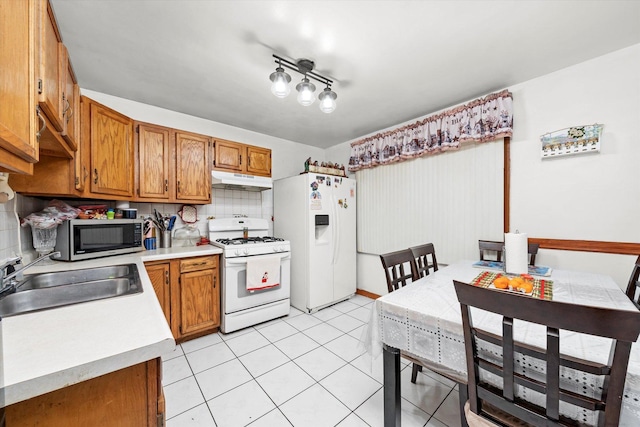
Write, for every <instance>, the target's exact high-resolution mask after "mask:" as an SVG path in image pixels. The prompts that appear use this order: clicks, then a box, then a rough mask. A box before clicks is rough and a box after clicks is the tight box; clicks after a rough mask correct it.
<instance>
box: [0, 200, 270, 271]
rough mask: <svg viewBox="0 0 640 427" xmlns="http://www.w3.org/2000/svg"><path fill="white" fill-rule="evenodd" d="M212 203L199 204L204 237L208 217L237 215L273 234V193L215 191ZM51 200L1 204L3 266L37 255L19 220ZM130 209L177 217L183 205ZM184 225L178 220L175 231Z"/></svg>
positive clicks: (199, 223)
mask: <svg viewBox="0 0 640 427" xmlns="http://www.w3.org/2000/svg"><path fill="white" fill-rule="evenodd" d="M212 199H213V200H212V203H211V204H208V205H196V209H197V211H198V221H197V223H196V226H197V228H198V231H199V232H200V235H201V236H207V235H208V230H207V218H209V217H215V218H233V217H234V216H238V215H241V216H247V217H252V218H264V219H266V220H268V221H269V234H270V235H273V221H272V220H271V219H272V215H273V192H272V190H267V191H262V192H252V191H242V190H224V189H217V188H214V189H213V193H212ZM49 200H50V199H40V198H35V197H26V196H21V195H20V194H16V197H15V198H14V199H13V200H10V201H9V202H7V203H4V204H0V263H2V261H3V260H5V259H6V258H10V257H13V256H15V255H20V254H22V256H23V257H24V260H25V261H30V260H31V259H33V258H34V256H35V254H36V253H35V251H34V249H33V243H32V238H31V227H28V226H27V227H20V222H19V220H18V218H17V217H16V214H17V216H18V217H19V218H24V217H25V216H27V215H29V214H30V213H33V212H39V211H41V210H42V209H44V208H45V207H46V206H47V203H48V202H49ZM65 202H66V203H69V204H70V205H74V206H79V205H95V204H105V205H107V206H108V207H113V208H116V207H117V205H118V202H115V201H100V200H65ZM129 207H130V208H132V209H138V217H142V216H144V217H146V216H150V215H152V214H153V210H154V209H157V210H158V212H160V213H161V214H163V215H167V216H168V215H175V214H177V213H178V211H179V210H180V208H181V207H182V205H181V204H169V203H165V204H163V203H130V204H129ZM183 226H184V223H183V222H182V220H181V219H180V218H179V217H178V219H177V220H176V225H175V228H176V229H178V228H181V227H183Z"/></svg>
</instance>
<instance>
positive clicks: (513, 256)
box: [504, 233, 529, 274]
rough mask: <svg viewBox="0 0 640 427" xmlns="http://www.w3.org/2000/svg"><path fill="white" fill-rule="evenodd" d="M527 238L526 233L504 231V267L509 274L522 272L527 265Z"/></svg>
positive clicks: (525, 270)
mask: <svg viewBox="0 0 640 427" xmlns="http://www.w3.org/2000/svg"><path fill="white" fill-rule="evenodd" d="M528 246H529V245H528V240H527V234H526V233H504V251H505V254H504V267H505V272H506V273H510V274H523V273H527V272H528V271H529V267H528V264H529V262H528V258H529V253H528V252H529V251H528Z"/></svg>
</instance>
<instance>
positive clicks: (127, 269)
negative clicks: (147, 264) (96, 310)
mask: <svg viewBox="0 0 640 427" xmlns="http://www.w3.org/2000/svg"><path fill="white" fill-rule="evenodd" d="M132 275H135V276H136V277H137V275H138V269H137V267H136V265H135V264H124V265H112V266H108V267H98V268H87V269H84V270H68V271H59V272H55V273H42V274H34V275H31V276H26V277H25V280H24V281H23V282H22V284H21V285H20V288H19V290H21V291H26V290H28V289H41V288H50V287H54V286H63V285H71V284H74V283H84V282H92V281H95V280H105V279H115V278H119V277H128V276H132Z"/></svg>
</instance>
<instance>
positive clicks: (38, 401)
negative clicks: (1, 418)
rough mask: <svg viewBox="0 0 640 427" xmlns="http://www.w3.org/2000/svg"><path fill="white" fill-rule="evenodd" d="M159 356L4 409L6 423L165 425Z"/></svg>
mask: <svg viewBox="0 0 640 427" xmlns="http://www.w3.org/2000/svg"><path fill="white" fill-rule="evenodd" d="M161 373H162V361H161V360H160V358H157V359H153V360H149V361H148V362H144V363H139V364H137V365H133V366H130V367H128V368H124V369H120V370H119V371H115V372H112V373H110V374H106V375H102V376H100V377H97V378H93V379H90V380H87V381H83V382H81V383H78V384H74V385H71V386H69V387H65V388H62V389H60V390H55V391H52V392H50V393H46V394H43V395H41V396H36V397H34V398H32V399H29V400H25V401H23V402H19V403H15V404H13V405H10V406H7V407H6V408H5V417H6V418H5V422H6V427H33V426H48V427H87V426H93V427H112V426H118V427H144V426H148V427H152V426H153V427H157V426H163V425H164V424H165V401H164V394H163V392H162V382H161V381H162V374H161Z"/></svg>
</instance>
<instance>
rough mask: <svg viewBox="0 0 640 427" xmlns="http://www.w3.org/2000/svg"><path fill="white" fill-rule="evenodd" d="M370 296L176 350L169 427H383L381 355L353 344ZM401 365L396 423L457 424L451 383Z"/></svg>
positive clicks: (171, 357)
mask: <svg viewBox="0 0 640 427" xmlns="http://www.w3.org/2000/svg"><path fill="white" fill-rule="evenodd" d="M372 301H373V300H371V299H369V298H365V297H363V296H361V295H356V296H354V297H353V298H351V299H349V300H348V301H344V302H341V303H339V304H336V305H334V306H332V307H329V308H325V309H323V310H320V311H319V312H317V313H314V314H312V315H309V314H305V313H302V312H301V311H299V310H296V309H295V308H292V309H291V313H290V314H289V316H286V317H283V318H281V319H276V320H273V321H270V322H266V323H263V324H260V325H256V326H254V327H250V328H246V329H243V330H241V331H237V332H233V333H231V334H222V333H216V334H211V335H207V336H205V337H202V338H198V339H195V340H192V341H188V342H185V343H183V344H182V345H178V346H177V347H176V349H175V351H173V352H172V353H171V354H167V355H164V356H163V358H162V359H163V369H164V373H163V375H164V377H163V385H164V393H165V398H166V402H167V413H166V416H167V426H168V427H183V426H184V427H190V426H199V427H213V426H217V427H234V426H245V425H251V426H252V427H259V426H265V427H280V426H296V427H316V426H317V427H322V426H340V427H357V426H372V427H377V426H382V424H383V409H382V406H383V405H382V402H383V397H382V357H379V358H378V359H376V360H373V362H372V361H371V358H370V357H367V356H363V355H362V354H363V352H364V350H363V349H362V348H361V347H360V346H359V345H358V344H359V341H360V336H361V334H362V330H363V326H364V324H365V322H367V321H368V319H369V310H370V308H371V304H372ZM410 378H411V366H410V365H407V364H406V362H405V361H404V360H403V366H402V425H403V426H407V427H411V426H431V427H443V426H451V427H458V426H459V425H460V419H459V414H458V392H457V389H456V388H455V384H454V383H452V382H451V381H449V380H447V379H446V378H444V377H441V376H439V375H437V374H434V373H432V372H429V371H427V370H425V372H424V373H421V374H419V375H418V381H417V384H411V382H410Z"/></svg>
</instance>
